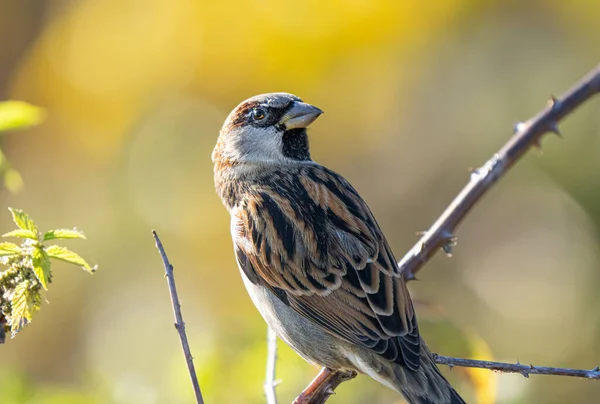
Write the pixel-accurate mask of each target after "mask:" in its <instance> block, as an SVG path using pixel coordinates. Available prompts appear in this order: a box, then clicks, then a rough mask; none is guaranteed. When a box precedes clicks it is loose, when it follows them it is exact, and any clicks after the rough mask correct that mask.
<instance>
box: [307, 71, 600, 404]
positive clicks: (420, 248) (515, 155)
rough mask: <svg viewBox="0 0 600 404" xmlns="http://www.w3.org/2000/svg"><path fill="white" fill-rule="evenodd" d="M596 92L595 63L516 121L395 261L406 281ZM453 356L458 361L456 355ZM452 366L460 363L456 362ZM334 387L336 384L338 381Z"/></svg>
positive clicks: (599, 84) (599, 83)
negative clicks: (499, 145) (565, 88)
mask: <svg viewBox="0 0 600 404" xmlns="http://www.w3.org/2000/svg"><path fill="white" fill-rule="evenodd" d="M599 92H600V65H598V66H596V68H595V69H594V70H592V71H591V72H590V73H589V74H588V75H586V76H585V77H584V78H583V79H581V81H579V83H577V84H575V85H574V86H573V87H571V89H569V90H568V91H567V92H566V93H565V94H564V95H563V96H562V97H560V98H558V99H557V98H554V97H551V98H550V101H549V102H548V106H547V107H546V108H545V109H544V110H543V111H542V112H540V113H539V114H538V115H537V116H535V117H533V118H531V119H529V120H528V121H526V122H523V123H520V124H517V125H516V126H515V133H514V135H513V136H512V138H511V139H510V140H509V141H508V142H507V143H506V144H505V145H504V146H503V147H502V149H500V151H498V152H497V153H496V154H494V155H493V156H492V158H491V159H489V160H488V161H487V162H486V163H485V164H484V165H483V166H481V167H480V168H478V169H476V170H473V172H472V173H471V177H470V180H469V182H468V183H467V185H466V186H465V187H464V188H463V189H462V190H461V191H460V193H459V194H458V195H457V196H456V198H454V200H453V201H452V202H451V203H450V205H449V206H448V207H447V208H446V210H445V211H444V212H443V213H442V215H441V216H440V217H439V218H438V219H437V220H436V221H435V223H434V224H433V225H432V226H431V228H430V229H429V230H427V231H426V232H425V233H424V234H423V236H422V237H421V239H420V240H419V241H418V242H417V243H416V244H415V245H414V247H413V248H411V249H410V251H409V252H408V253H407V254H406V255H405V256H404V258H402V260H401V261H400V262H398V267H399V268H400V271H401V272H402V273H403V274H404V277H405V278H406V279H407V280H412V279H415V274H416V273H417V272H418V271H419V270H420V269H421V268H422V267H423V266H424V265H425V264H426V263H427V262H429V260H430V259H431V258H432V257H433V256H434V255H435V254H436V253H437V252H438V250H439V249H440V248H441V249H444V251H446V253H448V254H449V253H451V252H452V247H453V246H454V245H455V244H456V237H455V236H454V232H455V231H456V228H457V227H458V225H459V224H460V223H461V222H462V220H463V219H464V218H465V216H466V215H467V214H468V213H469V211H470V210H471V208H473V206H474V205H475V204H476V203H477V202H478V201H479V200H480V199H481V198H482V197H483V195H484V194H485V193H486V192H487V191H489V190H490V189H491V188H492V186H493V185H494V184H495V183H496V182H497V181H498V180H499V179H500V178H502V177H503V176H504V175H505V174H506V173H507V172H508V170H509V169H510V168H511V167H512V166H513V165H514V164H515V163H516V162H517V161H518V160H519V159H520V158H521V157H522V156H523V155H524V154H525V153H526V152H527V151H528V150H529V149H530V148H531V147H532V146H534V147H540V142H541V138H542V136H543V135H544V134H546V133H548V132H552V133H555V134H557V135H559V136H560V132H559V130H558V123H559V122H560V121H561V120H562V119H563V118H565V117H566V116H567V115H569V114H570V113H571V112H573V111H574V110H575V109H577V108H578V107H579V106H580V105H581V104H583V103H584V102H585V101H587V100H589V99H590V98H591V97H592V96H594V95H595V94H597V93H599ZM452 359H456V360H459V359H457V358H452ZM472 364H473V365H472V366H471V367H480V366H476V362H472ZM455 366H462V365H459V364H458V363H457V364H455ZM481 367H484V366H481ZM484 368H485V367H484ZM324 370H325V369H323V370H322V372H323V371H324ZM582 372H589V371H582ZM332 373H333V374H332V375H330V378H328V379H327V380H325V381H323V383H329V379H336V378H343V373H341V372H336V371H334V372H332ZM315 381H316V380H315ZM315 381H313V382H312V383H311V386H312V387H313V388H320V387H319V386H313V384H314V383H315ZM342 381H343V380H342ZM340 383H341V382H340ZM338 384H339V383H338ZM335 387H337V384H336V385H335ZM335 387H333V388H331V390H328V392H329V394H332V393H333V389H335ZM328 397H329V395H328V396H326V397H325V398H324V400H323V401H319V400H320V398H319V400H310V401H305V403H306V404H316V403H319V404H321V403H323V402H324V401H325V400H327V398H328Z"/></svg>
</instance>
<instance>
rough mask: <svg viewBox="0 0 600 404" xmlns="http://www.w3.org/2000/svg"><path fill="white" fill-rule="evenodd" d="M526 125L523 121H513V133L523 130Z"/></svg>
mask: <svg viewBox="0 0 600 404" xmlns="http://www.w3.org/2000/svg"><path fill="white" fill-rule="evenodd" d="M526 127H527V124H526V123H525V122H517V123H515V125H514V126H513V134H515V133H518V132H521V131H523V130H525V128H526Z"/></svg>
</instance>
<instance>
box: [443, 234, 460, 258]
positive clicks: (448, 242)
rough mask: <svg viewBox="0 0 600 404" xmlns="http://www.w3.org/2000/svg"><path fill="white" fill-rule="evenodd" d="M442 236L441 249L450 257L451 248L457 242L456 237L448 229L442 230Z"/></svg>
mask: <svg viewBox="0 0 600 404" xmlns="http://www.w3.org/2000/svg"><path fill="white" fill-rule="evenodd" d="M442 237H443V238H444V241H445V243H444V245H443V246H442V249H443V250H444V252H445V253H446V255H447V256H448V257H452V249H453V248H454V247H455V246H456V245H457V244H458V237H456V236H455V235H454V234H452V233H450V232H448V231H444V233H443V235H442Z"/></svg>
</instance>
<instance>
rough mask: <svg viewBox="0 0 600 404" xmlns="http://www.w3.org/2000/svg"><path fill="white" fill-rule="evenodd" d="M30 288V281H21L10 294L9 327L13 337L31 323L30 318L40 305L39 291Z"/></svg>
mask: <svg viewBox="0 0 600 404" xmlns="http://www.w3.org/2000/svg"><path fill="white" fill-rule="evenodd" d="M31 286H32V285H31V281H23V282H21V283H19V284H18V285H17V286H16V287H15V290H14V292H13V294H12V297H11V306H12V313H11V315H10V325H11V332H12V334H13V337H14V335H15V334H16V333H17V332H19V330H20V329H21V328H23V327H24V326H25V325H26V324H27V323H29V322H31V318H32V317H33V315H34V314H35V312H36V311H38V310H39V308H40V305H41V303H42V297H41V296H40V293H39V291H38V290H36V289H34V288H32V287H31Z"/></svg>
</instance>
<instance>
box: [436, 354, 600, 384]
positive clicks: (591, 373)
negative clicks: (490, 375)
mask: <svg viewBox="0 0 600 404" xmlns="http://www.w3.org/2000/svg"><path fill="white" fill-rule="evenodd" d="M432 356H433V360H434V361H435V363H437V364H438V365H448V366H449V367H453V366H461V367H467V368H480V369H490V370H496V371H498V372H503V373H520V374H522V375H523V376H524V377H526V378H529V375H555V376H570V377H582V378H585V379H595V380H600V367H598V366H596V367H595V368H593V369H590V370H585V369H569V368H551V367H548V366H533V365H523V364H521V363H519V362H517V363H504V362H492V361H480V360H476V359H463V358H453V357H451V356H442V355H438V354H432Z"/></svg>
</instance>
